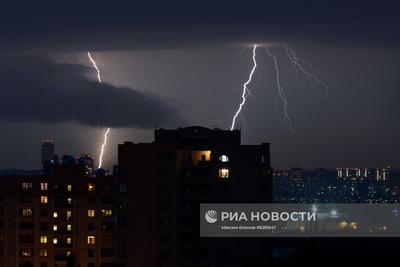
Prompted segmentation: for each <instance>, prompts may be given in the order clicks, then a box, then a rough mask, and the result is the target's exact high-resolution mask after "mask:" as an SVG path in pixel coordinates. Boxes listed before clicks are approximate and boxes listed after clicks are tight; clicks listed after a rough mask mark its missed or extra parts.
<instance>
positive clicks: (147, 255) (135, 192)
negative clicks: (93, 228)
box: [117, 127, 272, 267]
mask: <svg viewBox="0 0 400 267" xmlns="http://www.w3.org/2000/svg"><path fill="white" fill-rule="evenodd" d="M117 172H118V175H119V176H121V177H126V178H127V181H128V188H129V197H128V206H129V214H128V225H129V229H128V233H127V234H128V243H127V249H128V266H143V267H144V266H149V267H152V266H237V265H238V264H239V261H240V260H244V258H245V257H247V254H246V253H256V251H257V250H259V249H261V248H262V246H259V245H260V242H257V241H256V242H254V240H253V241H252V242H250V243H246V242H245V241H244V240H243V239H242V240H240V242H238V240H230V241H228V240H223V239H218V238H215V239H207V238H200V234H199V219H200V218H199V207H200V203H212V202H214V203H223V202H225V203H228V202H229V203H265V202H271V200H272V169H271V167H270V155H269V144H267V143H263V144H261V145H242V144H241V141H240V131H238V130H234V131H225V130H219V129H213V130H212V129H207V128H203V127H187V128H179V129H177V130H164V129H158V130H156V131H155V140H154V142H152V143H140V144H134V143H132V142H125V143H124V144H122V145H119V147H118V171H117ZM249 244H250V245H249ZM248 245H249V246H248ZM228 248H230V249H228ZM228 251H229V252H228ZM245 252H246V253H245ZM245 254H246V255H245Z"/></svg>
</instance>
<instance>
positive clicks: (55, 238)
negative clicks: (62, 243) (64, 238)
mask: <svg viewBox="0 0 400 267" xmlns="http://www.w3.org/2000/svg"><path fill="white" fill-rule="evenodd" d="M57 243H58V239H57V237H54V238H53V244H54V245H56V244H57Z"/></svg>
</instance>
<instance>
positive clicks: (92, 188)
mask: <svg viewBox="0 0 400 267" xmlns="http://www.w3.org/2000/svg"><path fill="white" fill-rule="evenodd" d="M94 188H95V185H94V184H93V183H89V184H88V186H87V190H88V191H90V192H92V191H94Z"/></svg>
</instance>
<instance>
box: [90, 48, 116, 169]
mask: <svg viewBox="0 0 400 267" xmlns="http://www.w3.org/2000/svg"><path fill="white" fill-rule="evenodd" d="M87 55H88V57H89V60H90V62H92V64H93V67H94V68H95V69H96V71H97V80H98V81H99V83H101V72H100V70H99V68H98V67H97V64H96V61H94V59H93V58H92V55H91V54H90V52H87ZM109 133H110V128H107V130H106V132H105V133H104V142H103V144H102V145H101V151H100V156H99V167H98V168H99V169H100V168H101V166H102V165H103V155H104V148H105V146H106V145H107V137H108V134H109Z"/></svg>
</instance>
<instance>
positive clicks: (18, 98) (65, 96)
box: [0, 55, 182, 128]
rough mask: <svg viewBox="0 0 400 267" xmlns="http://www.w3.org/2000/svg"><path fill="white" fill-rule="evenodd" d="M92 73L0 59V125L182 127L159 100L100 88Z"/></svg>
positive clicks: (37, 59)
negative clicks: (62, 123)
mask: <svg viewBox="0 0 400 267" xmlns="http://www.w3.org/2000/svg"><path fill="white" fill-rule="evenodd" d="M88 71H91V72H93V69H88V68H87V67H84V66H81V65H73V64H57V63H54V62H52V61H51V60H49V59H48V58H46V57H41V56H26V55H25V56H18V57H14V56H0V88H1V91H0V121H3V122H5V121H9V122H16V121H21V122H28V121H33V122H42V123H60V122H69V121H76V122H78V123H81V124H84V125H90V126H110V127H139V128H152V127H154V126H155V125H164V124H171V123H172V124H175V123H177V124H179V123H181V122H182V121H181V118H180V116H179V114H178V112H177V110H175V109H174V108H173V107H171V106H169V105H168V104H166V103H165V102H164V101H163V100H162V99H161V98H160V97H158V96H156V95H153V94H150V93H146V92H141V91H137V90H134V89H131V88H128V87H116V86H113V85H110V84H107V83H102V84H99V83H98V82H97V81H91V80H89V79H87V78H86V76H85V74H86V73H87V72H88Z"/></svg>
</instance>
